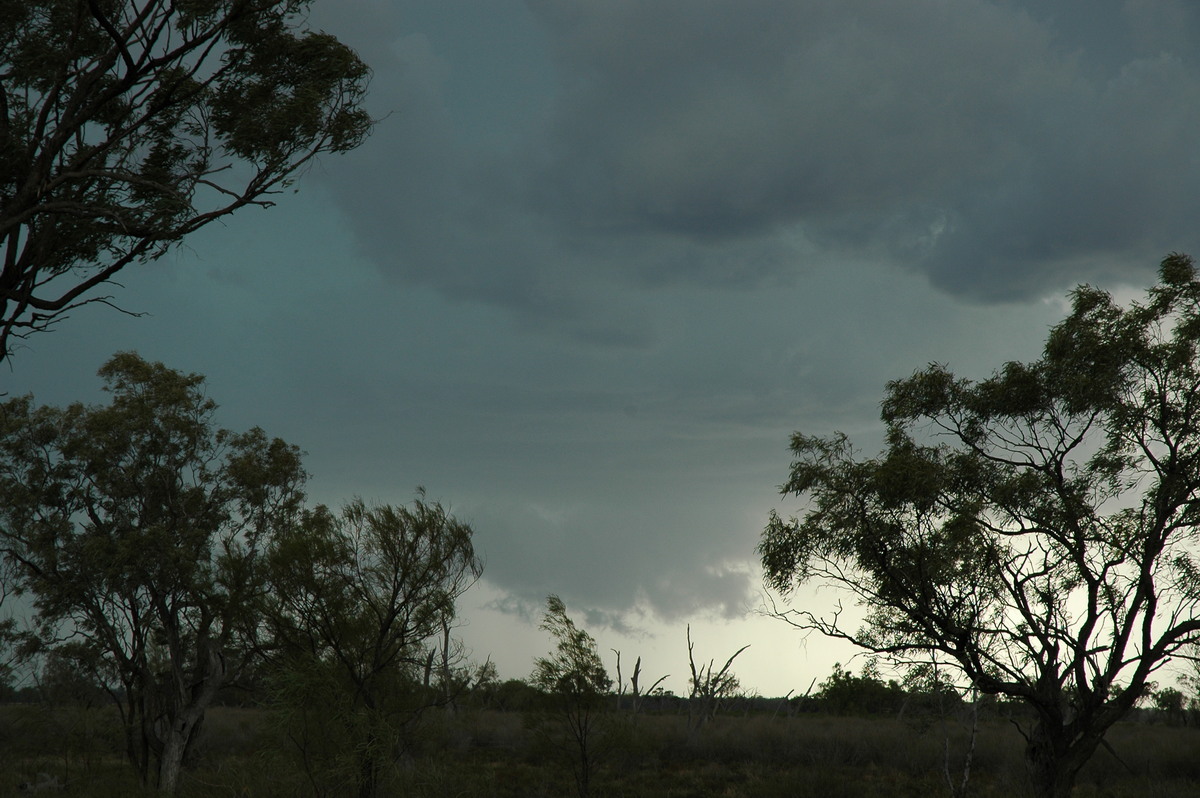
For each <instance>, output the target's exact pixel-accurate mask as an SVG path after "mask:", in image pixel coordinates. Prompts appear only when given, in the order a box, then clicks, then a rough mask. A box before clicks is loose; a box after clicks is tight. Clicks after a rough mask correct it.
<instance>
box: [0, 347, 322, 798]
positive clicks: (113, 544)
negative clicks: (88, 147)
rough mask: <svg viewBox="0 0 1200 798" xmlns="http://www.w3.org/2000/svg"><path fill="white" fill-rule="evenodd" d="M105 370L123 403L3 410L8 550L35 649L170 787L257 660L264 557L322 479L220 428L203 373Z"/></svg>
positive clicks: (135, 366) (268, 446)
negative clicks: (211, 710) (83, 691)
mask: <svg viewBox="0 0 1200 798" xmlns="http://www.w3.org/2000/svg"><path fill="white" fill-rule="evenodd" d="M100 375H101V376H102V377H103V378H104V381H105V385H106V390H107V391H108V392H109V393H110V394H111V397H112V399H111V402H110V403H109V404H107V405H102V406H84V405H82V404H75V405H71V406H70V407H66V408H56V407H48V406H43V407H35V406H34V404H33V400H32V397H28V396H26V397H18V398H15V399H11V400H9V401H7V402H5V403H3V404H0V555H2V556H3V558H4V560H5V561H6V563H7V564H8V565H9V567H11V568H12V569H13V573H14V578H15V580H16V581H15V584H16V586H17V588H18V590H20V591H21V592H23V593H26V594H28V595H29V596H31V597H32V599H33V605H34V608H35V609H36V621H37V633H38V634H37V636H36V637H31V638H30V639H28V640H27V647H28V649H29V650H30V651H34V652H37V651H41V652H45V653H46V654H47V655H48V657H49V659H48V662H49V663H50V665H52V666H53V665H55V663H63V662H68V661H69V663H70V667H71V668H72V669H73V670H74V671H75V672H77V673H82V674H87V675H88V679H89V680H90V682H91V683H93V684H96V685H101V686H103V687H104V688H105V689H106V690H107V691H108V692H109V694H110V695H111V697H112V699H113V700H114V701H116V703H117V705H118V706H119V707H120V709H121V715H122V721H123V724H124V726H125V735H126V746H125V747H126V752H127V755H128V757H129V759H130V761H131V762H132V764H133V765H134V766H135V768H136V769H137V771H138V773H139V775H140V777H141V779H142V780H143V782H149V781H151V775H152V773H153V780H154V781H156V782H157V783H158V785H159V786H160V787H161V788H163V789H165V790H167V791H170V790H172V789H173V788H174V784H175V781H176V779H177V777H178V768H179V767H180V766H181V764H182V761H183V759H184V757H185V755H186V754H187V751H188V749H189V748H190V747H191V745H192V743H193V742H194V739H195V734H196V732H197V730H198V729H199V726H200V723H201V720H202V718H203V716H204V712H205V709H206V708H207V706H208V705H209V704H210V703H211V702H212V700H213V697H214V696H215V695H216V692H217V691H218V690H219V689H220V688H221V687H222V686H223V685H225V684H227V683H229V682H231V681H233V680H235V679H236V678H237V677H238V675H239V673H241V672H242V670H243V669H244V667H245V666H246V665H247V663H248V661H249V657H250V654H251V651H252V649H253V647H254V641H253V635H254V633H255V631H256V629H257V626H258V619H257V617H256V616H255V615H254V613H253V608H255V607H257V606H258V605H259V603H260V601H259V598H260V594H261V592H262V590H263V588H264V583H263V579H262V570H263V569H262V568H261V566H260V564H259V560H260V556H259V551H260V549H261V547H262V545H263V544H264V543H265V542H266V541H267V540H269V539H270V538H271V537H272V536H273V535H275V534H277V533H278V532H279V531H280V530H281V529H284V528H286V527H287V526H288V524H289V523H290V521H291V519H292V518H293V517H294V516H295V515H296V514H297V512H298V510H299V506H300V503H301V501H302V499H303V491H302V486H303V483H304V478H305V474H304V471H303V469H302V468H301V465H300V453H299V451H298V450H297V449H295V447H292V446H289V445H287V444H285V443H283V442H282V441H279V440H277V439H276V440H270V439H268V438H267V436H266V435H265V433H263V432H262V430H259V429H254V430H251V431H249V432H246V433H241V434H235V433H231V432H228V431H226V430H218V429H215V428H214V426H213V423H212V416H213V412H214V410H215V408H216V405H215V404H214V403H213V401H212V400H211V399H209V398H208V397H207V395H206V393H205V390H204V380H203V378H201V377H199V376H197V375H195V374H181V373H179V372H176V371H172V370H170V369H168V368H166V367H165V366H163V365H162V364H160V363H149V362H147V361H145V360H142V359H141V358H140V357H138V356H137V355H135V354H133V353H128V352H127V353H121V354H118V355H116V356H114V357H113V358H112V359H111V360H109V361H108V363H106V364H105V366H104V367H103V368H102V369H101V371H100ZM64 640H65V641H66V642H64Z"/></svg>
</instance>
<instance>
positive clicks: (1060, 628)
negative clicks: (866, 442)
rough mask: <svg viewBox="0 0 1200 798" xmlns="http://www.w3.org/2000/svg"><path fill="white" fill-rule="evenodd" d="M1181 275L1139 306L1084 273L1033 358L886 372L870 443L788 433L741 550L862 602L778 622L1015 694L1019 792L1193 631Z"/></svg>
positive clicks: (1193, 316) (1196, 531)
mask: <svg viewBox="0 0 1200 798" xmlns="http://www.w3.org/2000/svg"><path fill="white" fill-rule="evenodd" d="M1198 346H1200V281H1198V280H1197V275H1196V270H1195V268H1194V265H1193V262H1192V259H1191V258H1189V257H1188V256H1186V255H1179V254H1173V255H1170V256H1168V257H1167V258H1166V259H1165V260H1164V261H1163V262H1162V266H1161V269H1160V281H1159V283H1158V285H1156V286H1155V287H1153V288H1151V289H1150V290H1149V292H1148V294H1147V297H1146V299H1145V301H1144V302H1141V303H1133V304H1130V305H1129V306H1127V307H1122V306H1120V305H1118V304H1117V303H1116V302H1115V301H1114V300H1113V298H1112V296H1110V295H1109V294H1108V293H1106V292H1103V291H1100V290H1098V289H1096V288H1092V287H1088V286H1083V287H1080V288H1078V289H1076V290H1075V292H1074V293H1073V295H1072V310H1071V313H1070V315H1069V316H1068V317H1067V318H1066V319H1065V320H1064V321H1062V322H1061V323H1059V324H1058V325H1056V326H1055V327H1054V328H1053V329H1052V330H1051V331H1050V335H1049V337H1048V339H1047V342H1046V346H1045V350H1044V353H1043V355H1042V357H1041V359H1039V360H1037V361H1035V362H1032V363H1007V364H1005V365H1004V366H1003V367H1002V368H1001V369H1000V370H999V371H998V372H996V373H995V374H993V376H991V377H990V378H988V379H984V380H981V381H971V380H965V379H959V378H956V377H954V376H953V375H952V374H951V373H950V372H949V371H947V370H946V369H945V368H944V367H942V366H938V365H931V366H929V367H928V368H927V369H926V370H924V371H921V372H918V373H916V374H915V375H913V376H912V377H910V378H908V379H904V380H899V381H896V382H892V383H890V384H889V385H888V388H887V393H886V396H885V398H884V401H883V413H882V415H883V420H884V422H885V423H886V426H887V438H886V448H885V450H884V451H883V452H882V454H881V455H880V456H879V457H877V458H874V459H865V458H862V457H860V456H859V454H858V453H857V452H856V451H855V450H854V449H853V448H852V447H851V446H850V444H849V442H848V440H847V439H846V437H845V436H844V435H840V434H839V435H835V436H833V437H831V438H820V437H809V436H807V435H802V434H799V433H797V434H795V435H794V436H793V437H792V451H793V452H794V454H795V462H794V463H793V464H792V468H791V477H790V478H789V479H788V481H787V483H786V484H785V485H784V487H783V491H784V493H785V494H789V495H796V496H806V497H808V499H809V506H808V509H807V511H806V513H805V514H804V516H803V518H802V519H801V520H796V519H791V520H787V521H785V520H783V519H782V518H780V517H779V516H778V515H775V514H772V516H771V520H770V523H769V525H768V526H767V528H766V530H765V532H764V533H763V537H762V540H761V543H760V545H759V549H758V551H759V553H760V554H761V556H762V564H763V568H764V571H765V574H766V579H767V581H768V583H769V585H770V586H772V587H773V588H775V589H777V590H779V591H781V592H782V593H785V594H786V593H788V592H789V591H791V590H792V589H793V588H794V587H795V586H796V585H798V584H801V583H805V582H809V581H814V580H815V581H818V582H822V583H826V584H834V585H838V586H840V587H841V588H843V589H845V590H846V591H847V592H848V593H849V594H850V595H852V596H854V597H855V598H856V599H857V600H858V601H859V602H860V603H861V605H862V606H863V607H864V608H865V610H866V613H867V614H866V619H865V622H864V623H863V624H862V626H861V627H860V628H858V624H857V623H855V624H854V625H849V624H847V622H846V621H845V620H844V619H843V616H842V615H841V614H840V612H838V613H834V614H832V615H830V616H825V617H817V616H816V615H814V614H813V613H809V612H802V611H797V610H791V611H788V612H786V613H783V614H784V617H786V618H788V619H789V620H791V621H792V622H793V623H795V624H797V625H799V626H802V627H804V628H808V629H816V630H819V631H821V632H824V633H826V634H828V635H832V636H834V637H838V638H842V639H845V640H848V641H850V642H852V643H854V644H856V645H858V646H860V647H861V648H864V649H866V650H868V651H872V652H876V653H879V654H884V655H890V656H892V657H895V658H897V659H900V660H907V661H929V660H930V659H932V658H935V657H936V658H937V659H939V660H942V661H949V662H952V663H953V664H954V665H955V666H957V667H958V668H959V669H960V670H961V671H962V673H963V674H964V676H965V680H966V681H968V682H969V683H971V684H973V685H974V686H976V687H978V689H979V690H981V691H982V692H983V693H985V694H996V695H1002V696H1010V697H1013V698H1016V699H1019V700H1021V701H1023V702H1024V703H1025V704H1026V705H1027V706H1028V707H1029V709H1030V710H1032V712H1033V714H1034V716H1035V720H1034V721H1033V722H1032V725H1031V726H1030V727H1029V728H1027V729H1025V730H1024V734H1025V735H1026V741H1027V747H1026V758H1027V761H1028V763H1029V766H1030V771H1031V775H1032V777H1033V781H1034V784H1035V785H1036V790H1037V792H1038V794H1039V795H1041V796H1046V797H1047V798H1050V797H1054V798H1059V797H1061V796H1067V795H1069V794H1070V791H1071V786H1072V784H1073V782H1074V781H1075V777H1076V774H1077V773H1078V772H1079V770H1080V768H1081V767H1083V765H1084V763H1085V762H1087V760H1088V759H1089V758H1090V757H1091V755H1092V754H1093V752H1094V751H1095V750H1096V748H1097V746H1099V745H1100V744H1101V742H1102V741H1103V739H1104V735H1105V733H1106V732H1107V730H1108V729H1109V728H1110V727H1111V726H1112V725H1113V724H1114V723H1115V722H1116V721H1117V720H1118V719H1120V718H1122V717H1124V716H1125V715H1126V713H1128V712H1129V710H1130V709H1131V708H1132V707H1133V706H1134V705H1135V704H1136V702H1137V701H1138V699H1139V698H1140V697H1141V696H1142V695H1143V694H1144V693H1145V690H1146V687H1147V684H1148V682H1149V679H1150V678H1151V676H1152V675H1153V674H1154V673H1155V671H1157V670H1158V669H1159V668H1160V667H1162V666H1163V665H1164V664H1165V663H1166V662H1167V661H1168V660H1170V659H1171V658H1172V657H1173V656H1176V655H1177V654H1183V655H1186V654H1187V652H1188V651H1189V647H1190V646H1191V645H1193V644H1194V643H1195V642H1196V641H1197V639H1198V638H1200V563H1198V562H1197V559H1196V556H1197V554H1196V548H1197V542H1198V537H1200V400H1198V399H1200V361H1198V357H1197V350H1198Z"/></svg>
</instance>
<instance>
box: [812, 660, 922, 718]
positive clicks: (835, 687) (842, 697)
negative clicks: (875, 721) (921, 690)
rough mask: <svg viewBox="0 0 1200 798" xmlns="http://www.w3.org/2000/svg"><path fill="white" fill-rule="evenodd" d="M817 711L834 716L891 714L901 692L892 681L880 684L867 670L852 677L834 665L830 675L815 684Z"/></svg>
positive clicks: (898, 705) (901, 698)
mask: <svg viewBox="0 0 1200 798" xmlns="http://www.w3.org/2000/svg"><path fill="white" fill-rule="evenodd" d="M814 698H816V700H817V701H818V702H819V705H820V707H821V709H823V710H824V711H826V712H830V713H833V714H835V715H876V714H885V715H890V714H895V713H896V712H898V711H899V710H900V708H901V706H903V704H904V698H905V695H904V690H903V689H902V688H901V687H900V685H899V684H898V683H896V682H895V681H894V680H893V681H890V682H884V681H883V680H882V679H880V678H879V677H878V676H877V675H875V674H873V673H870V672H869V671H868V670H865V669H864V671H863V673H862V675H860V676H855V675H854V674H853V673H851V672H850V671H848V670H846V669H845V668H843V667H842V665H841V663H840V662H839V663H834V666H833V673H831V674H830V675H829V676H828V677H827V678H826V679H825V681H823V682H821V684H820V685H818V688H817V692H816V695H815V696H814Z"/></svg>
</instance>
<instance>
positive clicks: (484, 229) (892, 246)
mask: <svg viewBox="0 0 1200 798" xmlns="http://www.w3.org/2000/svg"><path fill="white" fill-rule="evenodd" d="M359 5H361V4H359ZM363 7H369V8H372V9H374V12H373V14H374V16H372V17H370V18H369V21H370V25H369V26H368V25H365V24H363V22H362V20H363V19H366V17H362V16H361V13H360V14H359V16H358V17H354V16H353V15H347V17H348V18H347V19H346V20H345V21H343V23H342V24H343V26H344V27H349V28H350V30H349V31H348V32H349V34H350V36H349V38H350V39H351V40H352V41H354V42H355V43H356V44H357V45H358V46H359V47H360V49H362V50H363V51H364V55H365V56H366V57H367V59H368V60H369V61H371V63H372V64H373V65H374V66H375V69H376V72H377V75H378V77H377V78H376V83H375V87H374V89H375V91H374V94H373V97H372V102H373V103H374V105H375V107H376V109H377V111H378V112H380V113H382V112H386V111H391V112H393V113H392V115H391V116H389V117H387V118H386V119H384V120H383V122H382V123H381V124H380V126H379V128H378V130H377V132H376V134H375V138H374V139H373V141H372V143H371V144H370V145H369V146H368V147H367V148H364V150H363V151H361V152H360V153H356V154H354V155H352V156H351V158H349V159H347V164H346V165H339V169H338V170H337V173H336V174H335V175H334V176H333V177H332V178H331V179H332V181H333V183H334V186H335V191H337V193H338V195H339V196H340V198H341V202H342V203H343V206H344V207H345V208H346V209H347V212H348V215H349V218H350V220H351V224H352V225H353V226H354V227H355V229H356V230H357V231H358V233H359V236H360V242H361V245H362V246H363V248H364V250H365V251H366V252H367V253H368V254H369V255H370V256H371V257H372V258H373V259H374V260H375V261H376V262H377V263H379V264H381V265H382V266H383V267H384V268H386V269H387V270H389V271H392V272H395V273H398V274H402V275H405V276H406V278H407V279H409V280H413V281H418V282H422V283H426V284H429V285H433V286H435V287H436V288H438V289H439V290H442V291H444V292H446V293H447V294H448V295H450V296H456V297H460V298H466V299H471V300H475V301H482V302H485V303H489V304H496V305H501V306H504V307H508V308H511V309H514V310H515V311H517V316H516V317H517V319H518V320H519V322H520V323H521V324H523V325H525V326H527V327H529V328H531V329H552V330H555V331H558V332H564V333H566V334H569V335H572V336H574V337H576V338H579V339H584V340H589V341H593V342H599V343H605V344H613V343H616V344H621V345H626V346H628V345H634V346H644V345H646V344H647V343H648V342H650V341H652V340H653V336H654V332H653V330H652V329H650V327H649V326H648V325H647V323H646V322H645V320H644V318H645V316H646V315H647V314H648V313H649V312H650V309H649V308H646V307H640V306H638V305H637V303H636V302H631V301H630V300H629V298H628V297H627V296H622V295H621V294H622V292H623V291H624V290H625V289H627V288H629V287H647V286H657V285H670V284H677V283H681V282H682V283H691V284H701V285H713V286H721V285H741V286H745V285H752V284H761V283H762V282H763V281H771V280H775V281H780V280H782V281H785V282H786V281H791V280H794V279H797V277H798V276H802V275H803V274H805V273H806V269H807V267H808V264H809V262H810V259H811V257H810V256H811V255H812V254H813V253H814V252H820V253H824V254H831V253H832V254H838V253H841V254H844V255H850V254H853V255H857V256H868V257H874V258H877V259H888V260H893V261H896V262H898V263H900V264H902V265H904V266H907V267H908V268H911V269H915V270H918V271H920V272H922V273H925V274H927V275H928V276H929V278H930V279H931V280H932V281H933V282H934V283H935V284H936V285H938V286H940V287H941V288H943V289H945V290H947V291H950V292H952V293H955V294H959V295H962V296H967V297H972V298H977V299H984V300H992V299H1010V298H1019V297H1025V296H1032V295H1036V294H1039V293H1044V292H1046V291H1051V292H1058V291H1060V290H1062V289H1063V288H1065V287H1069V286H1070V285H1072V284H1074V283H1075V282H1078V281H1081V280H1087V279H1092V280H1102V279H1105V278H1111V277H1113V276H1126V277H1134V278H1136V279H1137V280H1139V281H1140V280H1141V279H1142V278H1144V277H1145V275H1146V274H1148V272H1149V270H1150V269H1152V268H1153V266H1154V264H1155V263H1156V262H1157V260H1158V258H1159V257H1161V256H1162V255H1163V254H1164V253H1165V252H1166V251H1168V250H1171V249H1195V248H1196V244H1197V243H1198V242H1197V233H1196V231H1195V229H1194V225H1193V223H1192V221H1193V216H1194V213H1193V210H1194V208H1195V206H1196V197H1197V190H1198V189H1200V172H1198V166H1197V164H1198V163H1200V162H1198V161H1197V159H1196V158H1194V157H1193V155H1192V151H1193V149H1194V146H1193V133H1194V131H1195V130H1196V129H1197V127H1198V126H1197V123H1198V122H1200V102H1198V100H1200V74H1198V71H1197V65H1196V63H1195V60H1194V57H1193V56H1192V50H1193V49H1194V48H1193V47H1192V46H1191V45H1192V44H1193V43H1194V42H1195V41H1196V40H1197V39H1196V33H1197V29H1196V16H1197V14H1196V12H1195V10H1194V9H1193V8H1192V7H1191V6H1189V5H1186V4H1182V3H1170V2H1164V3H1149V2H1124V3H1122V2H1112V1H1109V2H1087V3H1083V2H1070V1H1068V0H1063V1H1062V2H1052V3H1047V2H1038V3H1033V2H1030V3H1012V2H982V1H981V0H962V2H955V3H946V2H941V0H917V1H915V2H907V3H895V2H890V1H889V0H875V1H874V2H860V3H853V4H846V3H836V4H835V3H825V2H796V3H778V2H773V1H772V0H703V1H702V2H699V1H697V0H662V2H656V3H642V2H632V0H588V1H586V2H575V1H572V2H566V0H529V2H528V3H526V4H525V6H523V7H522V6H520V5H517V4H515V3H495V4H471V3H462V2H459V3H449V4H447V6H446V9H447V10H446V11H445V12H444V13H441V14H439V13H438V12H434V11H429V10H428V9H427V8H426V4H422V3H406V4H403V3H402V4H398V5H397V7H396V10H395V14H394V15H393V16H390V17H388V18H387V19H383V17H382V16H381V14H382V12H380V11H379V8H380V7H379V6H376V5H372V6H363ZM466 7H470V8H476V9H477V10H478V9H480V8H482V9H486V10H485V11H482V12H481V13H476V14H468V15H464V14H460V13H458V12H461V11H463V9H464V8H466ZM422 9H424V10H422ZM356 21H357V23H358V25H359V27H360V29H359V30H357V31H355V30H354V29H353V25H354V24H355V22H356ZM502 22H503V25H501V23H502ZM488 25H491V26H493V27H495V28H496V29H497V30H501V31H502V32H503V35H496V36H493V37H492V38H490V39H488V38H487V37H486V36H485V35H484V33H482V32H481V31H482V29H483V28H485V27H486V26H488ZM496 26H499V27H496ZM368 27H369V30H368ZM355 36H357V37H358V38H357V40H356V39H355ZM485 98H486V102H485V101H484V99H485ZM466 109H471V110H466ZM614 314H615V316H616V318H614Z"/></svg>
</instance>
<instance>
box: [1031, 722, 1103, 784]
mask: <svg viewBox="0 0 1200 798" xmlns="http://www.w3.org/2000/svg"><path fill="white" fill-rule="evenodd" d="M1100 740H1101V736H1096V735H1086V736H1083V737H1076V738H1075V739H1070V738H1069V733H1068V731H1067V730H1066V729H1065V728H1063V727H1062V726H1061V725H1059V724H1056V723H1053V722H1047V721H1045V720H1041V721H1038V723H1037V725H1035V726H1034V727H1033V731H1032V733H1031V734H1030V735H1029V737H1028V742H1027V744H1026V746H1025V761H1026V764H1027V765H1028V766H1029V775H1030V777H1031V779H1032V781H1033V788H1034V793H1035V794H1036V795H1037V796H1038V798H1070V795H1071V790H1072V788H1073V787H1074V786H1075V778H1076V777H1077V776H1078V775H1079V771H1080V770H1082V769H1083V766H1084V765H1085V764H1087V761H1088V760H1089V759H1090V758H1091V756H1092V754H1094V753H1095V751H1096V748H1097V746H1099V745H1100Z"/></svg>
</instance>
